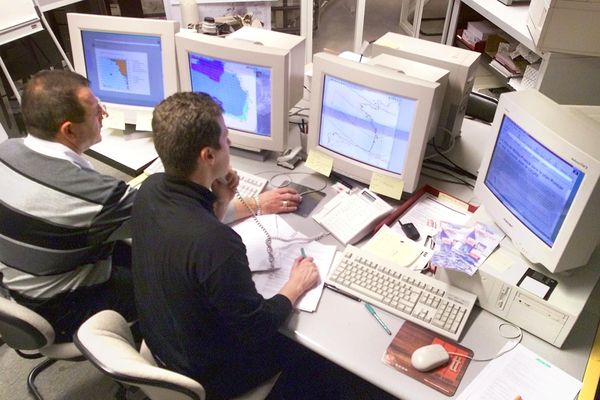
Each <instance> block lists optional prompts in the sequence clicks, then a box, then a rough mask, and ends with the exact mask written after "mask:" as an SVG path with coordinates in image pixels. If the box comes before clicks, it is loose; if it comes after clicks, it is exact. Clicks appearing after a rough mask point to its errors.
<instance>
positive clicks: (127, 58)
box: [96, 50, 150, 95]
mask: <svg viewBox="0 0 600 400" xmlns="http://www.w3.org/2000/svg"><path fill="white" fill-rule="evenodd" d="M96 64H97V65H98V78H99V79H98V83H99V85H100V88H101V89H102V90H110V91H115V92H124V93H135V94H142V95H149V94H150V75H149V73H148V56H147V55H146V54H145V53H137V52H122V51H106V50H98V51H96Z"/></svg>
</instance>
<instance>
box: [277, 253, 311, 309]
mask: <svg viewBox="0 0 600 400" xmlns="http://www.w3.org/2000/svg"><path fill="white" fill-rule="evenodd" d="M320 280H321V278H320V276H319V270H318V269H317V266H316V265H315V263H314V262H313V258H312V257H298V258H296V260H294V265H293V266H292V270H291V272H290V278H289V279H288V281H287V282H286V283H285V285H283V288H281V291H280V292H279V293H280V294H282V295H284V296H285V297H287V298H288V299H290V301H291V302H292V304H295V303H296V301H298V299H299V298H300V297H301V296H302V295H303V294H304V293H305V292H307V291H308V290H310V289H312V288H313V287H315V286H316V285H317V284H318V283H319V282H320Z"/></svg>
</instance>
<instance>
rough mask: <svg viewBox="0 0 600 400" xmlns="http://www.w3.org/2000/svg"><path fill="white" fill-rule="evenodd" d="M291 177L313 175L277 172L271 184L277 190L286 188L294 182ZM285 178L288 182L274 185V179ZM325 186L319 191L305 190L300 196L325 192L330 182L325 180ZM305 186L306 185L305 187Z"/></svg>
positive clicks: (270, 181)
mask: <svg viewBox="0 0 600 400" xmlns="http://www.w3.org/2000/svg"><path fill="white" fill-rule="evenodd" d="M290 175H313V174H312V173H310V172H277V173H276V174H275V175H273V176H271V178H269V184H270V185H271V186H273V187H275V188H277V189H279V188H283V187H286V186H289V184H290V183H292V182H294V181H293V180H292V177H291V176H290ZM280 176H283V177H284V178H286V180H284V181H283V182H282V183H281V184H278V185H276V184H274V183H273V179H275V178H277V177H280ZM323 182H324V185H323V186H322V187H320V188H318V189H313V188H311V187H308V186H307V187H308V188H309V189H310V190H305V191H304V192H300V193H299V195H300V196H304V195H305V194H309V193H315V192H320V191H323V190H325V189H326V188H327V185H329V182H327V180H325V179H323ZM303 186H305V185H303Z"/></svg>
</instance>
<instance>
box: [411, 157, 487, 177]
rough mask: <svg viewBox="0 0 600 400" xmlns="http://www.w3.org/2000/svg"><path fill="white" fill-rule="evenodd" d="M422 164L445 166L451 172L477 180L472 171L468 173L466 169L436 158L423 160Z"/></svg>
mask: <svg viewBox="0 0 600 400" xmlns="http://www.w3.org/2000/svg"><path fill="white" fill-rule="evenodd" d="M423 164H432V165H436V166H438V167H442V168H445V169H447V170H449V171H451V172H454V173H455V174H458V175H461V176H464V177H466V178H469V179H474V180H477V176H476V175H473V174H472V173H470V172H468V171H465V170H463V169H462V168H456V167H455V166H453V165H449V164H446V163H443V162H441V161H437V160H423Z"/></svg>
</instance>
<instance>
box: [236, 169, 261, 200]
mask: <svg viewBox="0 0 600 400" xmlns="http://www.w3.org/2000/svg"><path fill="white" fill-rule="evenodd" d="M236 171H237V174H238V176H239V177H240V183H239V184H238V187H237V191H238V192H239V194H240V195H241V196H242V197H252V196H256V195H258V194H260V193H261V192H262V191H263V189H264V188H265V186H267V183H268V182H269V180H268V179H266V178H263V177H261V176H256V175H252V174H249V173H248V172H244V171H240V170H239V169H238V170H236Z"/></svg>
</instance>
